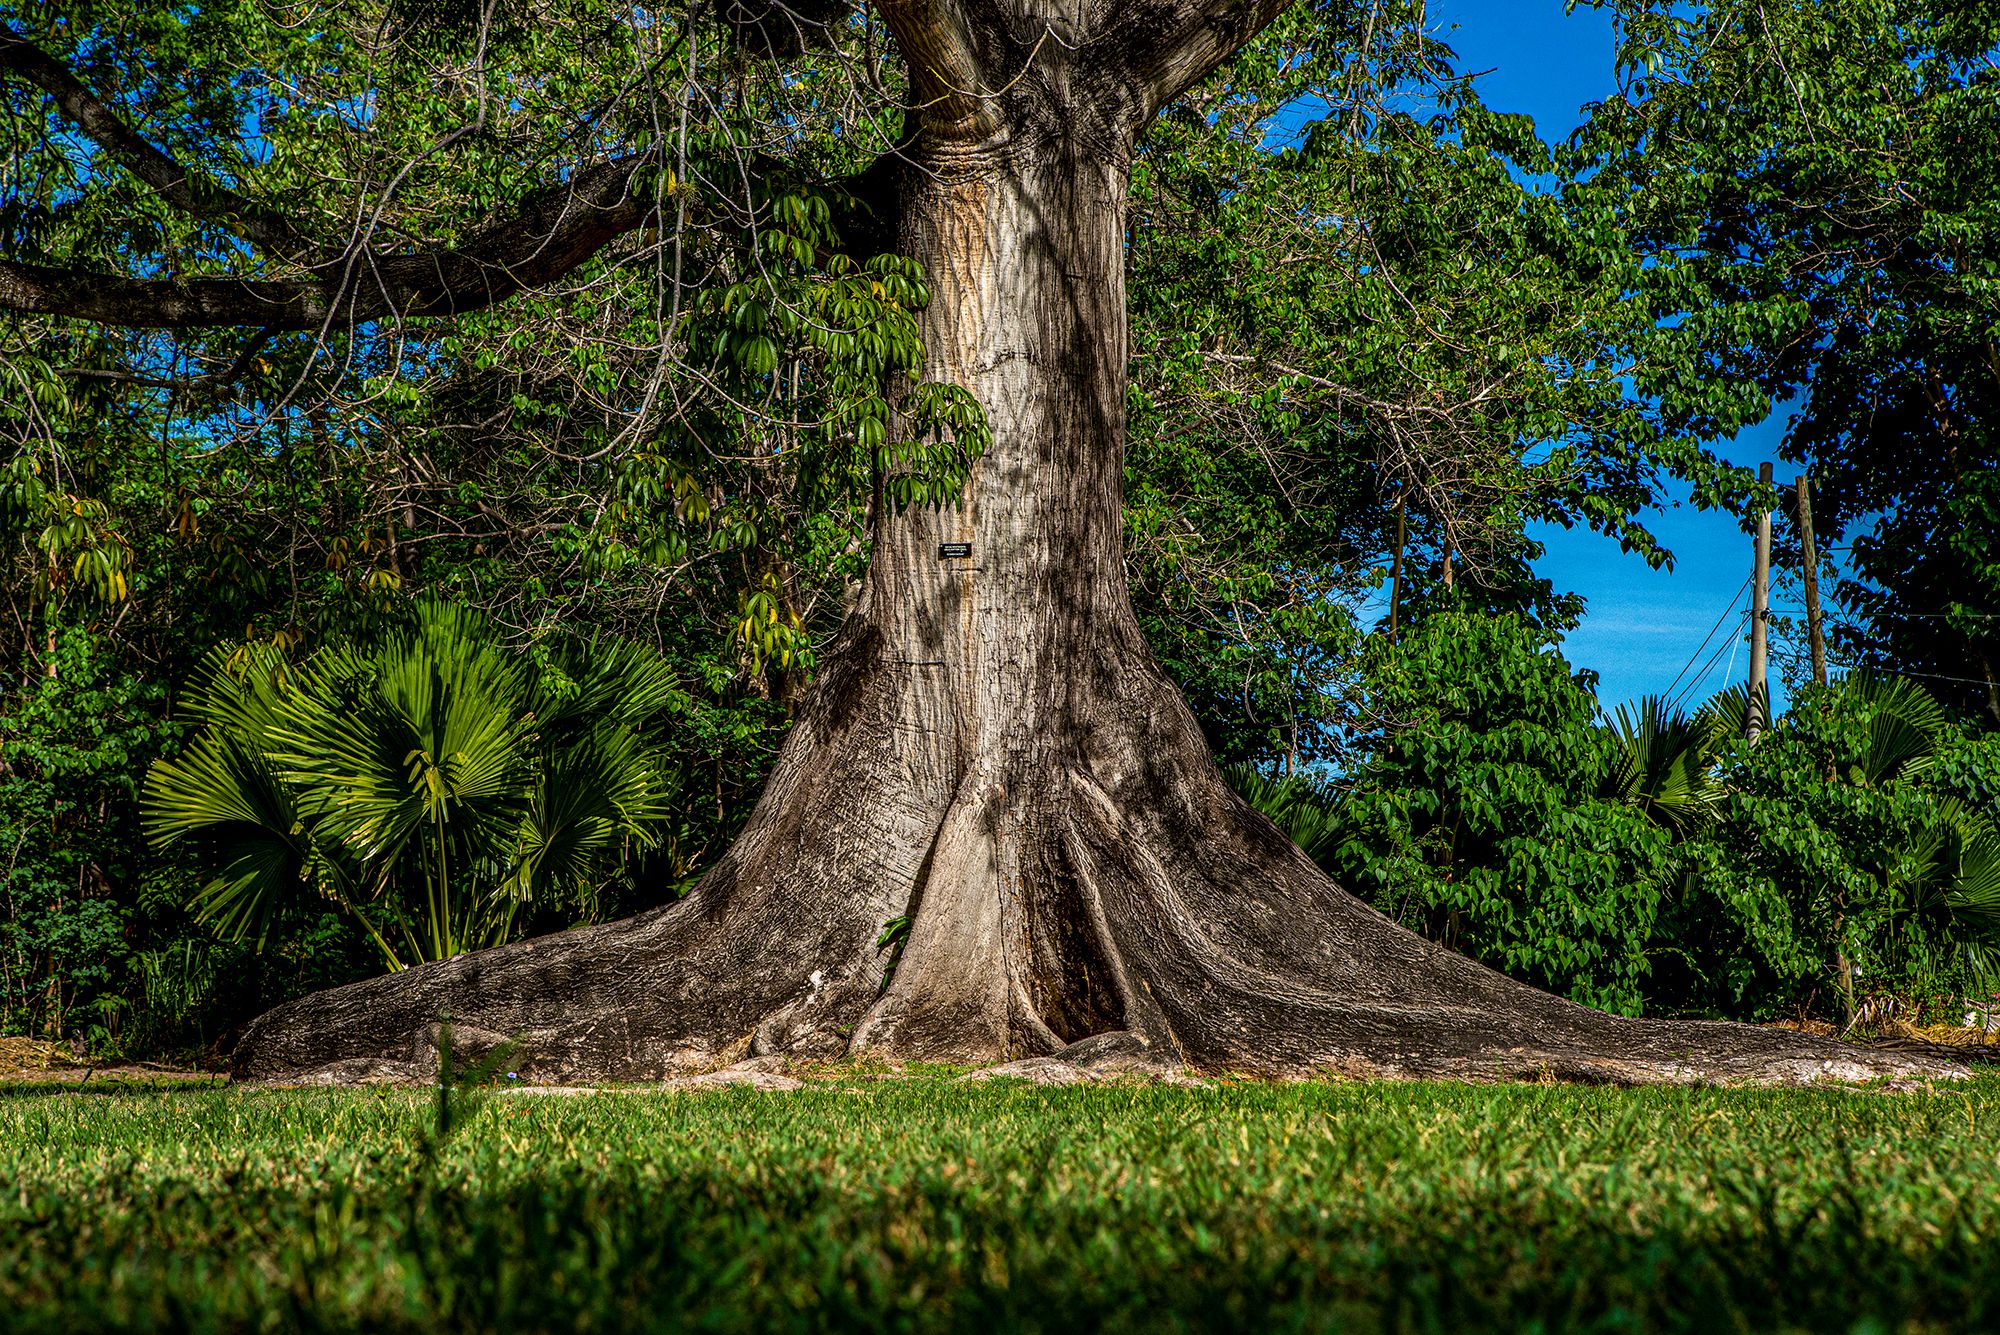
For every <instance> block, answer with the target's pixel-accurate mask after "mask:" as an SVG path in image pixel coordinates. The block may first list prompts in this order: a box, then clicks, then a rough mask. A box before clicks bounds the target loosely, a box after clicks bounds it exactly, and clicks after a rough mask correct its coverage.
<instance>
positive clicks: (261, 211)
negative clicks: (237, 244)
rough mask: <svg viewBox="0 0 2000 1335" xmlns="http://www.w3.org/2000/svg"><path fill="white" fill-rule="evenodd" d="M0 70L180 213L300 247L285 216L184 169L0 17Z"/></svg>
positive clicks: (280, 245)
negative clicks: (43, 97) (49, 102)
mask: <svg viewBox="0 0 2000 1335" xmlns="http://www.w3.org/2000/svg"><path fill="white" fill-rule="evenodd" d="M0 72H5V73H11V74H14V75H17V76H19V77H21V78H23V79H25V80H27V81H28V82H29V83H31V84H33V85H35V86H36V87H37V88H40V89H41V90H42V91H43V92H45V93H47V94H48V95H49V96H50V97H52V98H54V99H55V103H56V106H57V108H58V109H60V110H61V112H62V114H63V115H64V116H65V117H66V118H67V119H68V120H69V121H70V122H71V123H72V124H73V125H75V126H76V127H77V129H79V130H82V131H83V132H84V134H86V135H88V136H89V137H90V138H91V140H92V141H93V142H95V143H96V144H97V145H98V146H99V147H100V148H102V149H103V150H104V151H105V152H106V153H107V154H109V155H110V156H111V158H112V160H113V161H115V162H117V163H118V164H119V165H120V166H122V167H124V168H125V169H126V170H127V171H129V172H131V173H132V174H133V175H134V176H136V177H138V178H139V179H140V180H141V181H144V182H145V183H146V184H147V185H149V186H151V187H152V188H153V190H154V192H155V193H157V194H158V195H159V196H160V198H162V199H164V200H166V201H167V203H169V204H171V205H173V206H174V207H175V208H177V209H179V210H180V211H181V212H183V213H185V214H188V215H189V216H190V217H194V218H199V219H201V220H203V221H204V222H214V223H220V224H221V225H223V226H225V227H227V228H229V229H230V230H231V231H233V232H235V233H236V234H237V235H239V236H241V237H243V238H244V239H245V240H248V241H252V242H255V243H256V244H257V245H260V246H265V247H269V248H271V249H275V250H288V251H296V250H298V249H300V248H301V247H302V238H301V237H300V236H299V234H298V233H297V232H296V231H295V230H294V229H293V227H292V224H291V221H290V220H289V219H287V218H285V217H284V216H282V215H281V214H277V213H274V212H272V211H270V210H269V209H266V208H265V207H264V206H262V205H261V204H257V203H255V202H253V201H251V200H248V199H245V198H243V196H241V195H239V194H237V193H236V192H235V191H233V190H230V189H228V188H227V187H225V186H223V185H220V184H218V183H217V182H215V181H212V180H209V179H207V178H206V177H203V176H200V175H197V174H195V173H193V172H190V171H188V169H187V168H185V167H183V166H182V165H181V164H180V163H179V162H177V161H175V160H174V158H173V157H172V156H171V155H169V154H167V153H165V152H163V151H162V150H160V149H158V148H156V147H154V146H153V145H152V144H151V143H149V142H147V140H146V137H145V136H144V135H142V134H140V133H139V132H138V131H137V130H134V129H133V128H132V127H131V126H130V125H127V124H126V123H125V119H124V118H123V117H122V116H120V115H119V114H118V112H117V111H116V110H114V109H113V108H112V107H111V105H110V104H109V103H107V102H105V101H104V100H103V99H102V98H100V97H98V96H97V95H96V94H94V93H92V92H91V91H90V89H88V88H87V87H85V86H84V83H83V81H82V80H81V79H79V78H77V77H76V75H74V74H72V73H71V72H70V71H69V70H68V69H67V68H65V67H64V66H63V64H62V62H60V61H58V60H57V59H56V58H55V57H53V56H51V55H50V54H49V53H48V52H46V51H44V50H42V49H41V48H40V47H38V46H36V45H35V44H34V43H33V42H31V41H29V40H28V39H27V38H25V37H23V36H22V35H21V34H20V33H19V32H17V31H15V29H14V28H13V27H12V26H11V25H9V24H8V23H6V22H5V21H4V20H0Z"/></svg>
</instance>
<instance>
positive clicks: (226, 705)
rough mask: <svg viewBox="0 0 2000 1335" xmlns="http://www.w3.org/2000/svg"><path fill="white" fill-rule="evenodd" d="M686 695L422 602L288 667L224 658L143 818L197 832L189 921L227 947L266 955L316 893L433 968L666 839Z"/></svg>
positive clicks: (579, 893) (637, 664) (390, 953)
mask: <svg viewBox="0 0 2000 1335" xmlns="http://www.w3.org/2000/svg"><path fill="white" fill-rule="evenodd" d="M677 695H678V692H677V690H676V688H675V686H674V683H673V678H672V675H671V672H670V671H669V669H668V668H667V666H666V665H665V664H664V663H663V662H662V661H661V660H660V659H659V657H658V656H657V655H654V654H651V653H650V652H648V651H646V650H644V649H642V648H640V647H639V646H636V645H631V644H626V643H620V642H615V641H614V642H611V643H606V644H591V645H582V646H571V647H566V649H565V650H564V651H562V652H560V653H558V654H556V655H554V656H552V657H551V658H550V660H549V661H548V662H547V663H546V664H544V665H540V666H537V665H534V664H532V663H529V662H526V661H524V660H523V659H521V658H520V657H519V656H518V655H515V654H512V653H510V652H508V650H507V649H506V647H505V646H504V645H502V644H501V643H500V642H499V641H498V640H497V639H496V638H495V637H494V635H493V629H492V626H491V624H490V623H489V622H488V621H487V620H486V619H485V618H484V617H483V616H481V615H479V614H478V613H475V612H472V611H470V610H468V609H466V608H463V607H458V606H454V605H451V604H444V603H435V602H429V603H419V604H417V605H416V608H415V621H414V625H413V626H411V627H410V628H409V629H407V630H402V631H392V632H389V633H387V634H385V635H383V636H382V637H380V638H379V639H378V640H377V641H375V642H374V643H373V644H369V645H359V644H342V645H336V646H333V647H331V648H328V649H326V650H323V651H321V652H320V653H318V654H316V655H314V656H313V657H312V658H310V659H308V660H307V661H306V662H305V663H304V664H302V665H300V666H298V667H293V666H292V665H291V664H289V663H288V662H287V661H286V660H285V659H284V658H283V657H282V656H280V655H279V654H277V653H276V652H275V651H272V650H270V649H268V648H263V647H256V648H252V649H249V650H246V651H238V652H236V653H229V654H225V653H223V652H222V651H218V652H217V654H216V655H214V656H213V657H212V659H211V661H210V664H209V667H208V671H207V675H206V678H205V680H204V681H203V683H202V684H201V686H200V687H199V689H198V690H197V691H196V692H195V693H194V694H193V695H192V696H191V697H190V699H189V701H188V705H189V707H190V711H191V712H192V713H193V715H194V717H195V718H196V720H197V721H198V723H199V725H200V728H201V730H200V732H199V733H198V734H197V735H196V736H195V738H194V740H193V741H192V742H191V743H190V745H189V746H188V748H187V750H186V752H185V753H184V754H183V755H182V756H181V757H179V758H178V759H173V760H162V761H159V762H157V763H156V764H155V765H154V767H153V770H152V773H151V775H150V776H149V778H148V781H147V785H146V791H145V795H144V812H145V820H146V828H147V831H148V833H149V834H150V835H151V836H152V838H153V839H154V840H155V842H156V843H158V844H159V845H161V846H163V847H164V846H169V845H172V844H174V843H175V842H177V841H180V840H183V839H192V840H195V841H196V842H197V844H198V846H199V847H200V848H201V850H202V851H203V853H204V854H205V855H206V857H207V859H208V860H209V861H210V862H211V863H212V865H213V868H214V871H213V874H212V877H211V879H210V880H209V882H208V883H207V885H205V886H204V887H203V889H202V891H201V893H200V895H199V897H198V899H197V901H196V912H197V914H198V916H199V917H201V918H202V919H204V920H206V921H209V922H212V923H214V924H215V925H216V926H217V927H218V928H219V929H220V930H221V931H222V932H223V934H224V935H225V936H227V937H230V938H236V939H241V938H244V937H254V938H255V939H256V940H257V941H258V942H259V943H262V942H263V941H265V940H267V939H268V937H269V935H270V933H271V930H272V927H273V925H274V923H276V922H277V921H278V920H279V919H280V918H281V917H282V916H283V915H285V914H287V913H291V912H295V911H296V910H297V909H298V908H299V907H300V902H301V894H302V892H315V893H317V894H318V895H320V896H323V897H324V898H326V899H328V900H331V901H332V902H333V903H336V904H338V905H339V906H340V907H341V908H342V909H343V910H345V911H346V912H347V913H349V914H351V915H353V917H354V918H355V919H356V921H357V922H359V923H360V924H361V925H362V926H363V928H364V929H365V930H366V931H367V932H368V933H369V935H370V937H371V939H373V940H374V941H375V943H376V945H377V947H378V949H379V950H380V951H381V953H382V958H383V960H384V962H385V963H387V964H388V965H389V967H390V968H392V969H400V968H403V967H405V966H406V965H408V964H411V963H416V962H418V961H422V960H436V959H444V958H446V957H448V956H451V955H455V954H459V953H461V952H463V951H465V950H470V949H476V948H478V947H480V946H485V945H492V944H497V943H498V942H500V941H504V940H506V939H508V937H509V936H510V934H511V933H512V932H513V930H514V928H515V923H516V919H517V916H518V914H519V912H520V910H521V909H522V908H523V907H524V906H533V905H544V906H546V905H549V904H551V903H552V902H553V901H554V900H555V899H556V898H557V897H558V896H561V895H565V894H567V895H569V896H571V897H572V899H573V901H574V902H576V903H577V904H578V905H579V906H580V907H583V908H585V909H586V910H587V908H588V906H589V904H590V899H591V895H592V892H593V890H594V887H595V885H596V883H597V881H598V880H599V879H600V878H601V877H602V875H603V874H604V872H605V871H606V870H607V865H606V864H607V863H611V862H614V861H616V860H617V859H619V858H621V857H622V856H623V855H624V854H625V852H626V849H627V846H628V845H629V846H633V847H636V849H638V850H641V851H646V850H651V849H653V848H655V847H657V845H658V842H659V836H658V833H657V827H659V826H660V825H661V824H662V823H664V822H665V820H666V819H667V815H668V801H669V798H670V795H671V792H672V768H671V762H670V760H669V758H668V755H667V752H666V749H665V746H664V744H663V742H662V739H661V738H660V737H659V736H658V735H657V731H656V729H657V727H658V725H659V724H660V723H661V722H662V720H663V719H664V717H665V716H666V715H668V714H670V713H671V712H672V711H673V709H674V708H675V703H676V697H677Z"/></svg>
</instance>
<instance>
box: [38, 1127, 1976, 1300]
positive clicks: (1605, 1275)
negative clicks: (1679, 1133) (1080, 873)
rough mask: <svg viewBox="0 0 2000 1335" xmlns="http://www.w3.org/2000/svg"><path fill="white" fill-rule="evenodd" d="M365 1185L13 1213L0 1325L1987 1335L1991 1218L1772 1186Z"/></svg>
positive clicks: (793, 1174)
mask: <svg viewBox="0 0 2000 1335" xmlns="http://www.w3.org/2000/svg"><path fill="white" fill-rule="evenodd" d="M373 1162H374V1165H375V1171H374V1172H373V1173H372V1174H367V1175H359V1176H357V1175H348V1176H345V1177H341V1178H338V1179H335V1180H330V1181H321V1182H317V1183H305V1182H295V1183H293V1184H287V1183H285V1182H284V1181H283V1180H282V1179H284V1178H285V1177H287V1176H293V1177H296V1175H295V1174H287V1173H285V1172H278V1171H271V1172H268V1176H269V1177H274V1178H278V1179H280V1180H279V1181H271V1180H262V1179H260V1178H257V1177H251V1176H247V1175H246V1174H245V1173H243V1172H242V1171H232V1172H228V1173H225V1174H223V1175H221V1176H220V1177H219V1178H216V1179H213V1180H209V1181H205V1182H200V1183H182V1184H178V1185H167V1186H165V1187H163V1188H160V1187H155V1188H149V1189H148V1190H147V1191H145V1192H143V1193H135V1192H132V1191H131V1190H130V1189H131V1188H132V1187H133V1186H134V1185H135V1184H134V1183H133V1182H131V1181H121V1179H120V1177H119V1176H118V1175H117V1174H113V1175H110V1176H108V1177H105V1178H102V1179H100V1180H99V1181H97V1182H95V1183H93V1184H90V1185H88V1186H84V1187H81V1188H80V1189H78V1190H76V1191H73V1192H64V1193H55V1192H48V1193H44V1194H42V1195H40V1196H25V1197H18V1198H16V1199H14V1200H11V1201H7V1202H4V1203H0V1310H6V1311H8V1312H10V1314H11V1315H10V1317H9V1321H8V1324H9V1326H10V1328H12V1329H15V1330H48V1331H54V1330H76V1329H106V1330H178V1329H197V1328H200V1329H247V1328H250V1327H253V1326H269V1325H270V1324H271V1323H272V1322H273V1321H275V1322H276V1324H277V1325H279V1326H281V1327H285V1328H297V1329H323V1330H358V1329H377V1330H381V1329H394V1330H411V1331H415V1330H466V1331H474V1330H480V1331H483V1330H500V1329H505V1330H531V1331H539V1330H551V1331H553V1330H565V1331H571V1330H591V1329H615V1330H661V1331H668V1330H675V1331H678V1330H704V1331H774V1330H775V1331H802V1332H803V1331H873V1330H903V1331H954V1332H956V1331H967V1332H972V1331H980V1332H986V1331H1004V1332H1017V1331H1018V1332H1029V1331H1051V1332H1053V1331H1099V1330H1103V1331H1141V1330H1144V1331H1156V1330H1189V1331H1193V1330H1218V1331H1220V1330H1230V1331H1234V1330H1244V1329H1258V1330H1266V1329H1280V1330H1301V1331H1305V1330H1311V1331H1318V1330H1328V1331H1331V1330H1346V1329H1370V1330H1391V1331H1467V1330H1519V1329H1536V1330H1593V1331H1594V1330H1603V1331H1612V1330H1619V1331H1625V1330H1649V1331H1650V1330H1661V1331H1703V1332H1706V1331H1716V1330H1728V1329H1771V1328H1802V1329H1840V1330H1855V1329H1864V1328H1868V1327H1869V1326H1870V1325H1871V1324H1873V1323H1874V1322H1879V1323H1881V1324H1882V1325H1883V1326H1885V1327H1887V1328H1908V1327H1910V1326H1912V1325H1914V1326H1916V1327H1918V1328H1921V1329H1992V1328H1995V1327H1996V1326H2000V1269H1996V1267H1994V1266H1993V1265H1992V1264H1991V1256H1990V1241H1989V1239H1988V1238H1987V1237H1985V1236H1983V1232H1984V1229H1983V1228H1982V1227H1981V1225H1980V1223H1979V1221H1978V1220H1977V1219H1976V1218H1975V1217H1974V1215H1972V1214H1969V1213H1967V1212H1966V1211H1965V1210H1963V1209H1961V1210H1959V1211H1957V1212H1954V1213H1950V1214H1948V1215H1946V1216H1945V1217H1944V1220H1943V1223H1942V1226H1939V1225H1938V1223H1937V1221H1936V1220H1935V1219H1934V1220H1932V1221H1931V1222H1930V1223H1928V1224H1927V1225H1926V1226H1924V1227H1918V1226H1916V1225H1915V1224H1914V1223H1912V1222H1911V1221H1910V1220H1909V1219H1908V1218H1907V1217H1905V1216H1901V1215H1898V1214H1896V1213H1894V1212H1892V1211H1889V1210H1887V1209H1882V1208H1877V1207H1876V1205H1874V1204H1873V1203H1871V1201H1870V1198H1869V1197H1868V1195H1867V1194H1866V1192H1865V1191H1860V1190H1843V1189H1841V1188H1838V1187H1835V1188H1831V1189H1829V1190H1827V1191H1826V1192H1824V1193H1821V1194H1820V1195H1819V1196H1818V1197H1817V1198H1803V1199H1802V1198H1797V1197H1796V1195H1795V1194H1794V1195H1793V1196H1790V1197H1788V1196H1787V1195H1786V1193H1783V1192H1780V1191H1778V1190H1776V1189H1775V1188H1773V1189H1770V1190H1766V1189H1765V1187H1764V1186H1763V1185H1762V1179H1761V1178H1760V1177H1759V1176H1758V1175H1757V1174H1756V1173H1754V1172H1752V1173H1750V1174H1748V1175H1739V1178H1738V1179H1737V1180H1731V1181H1719V1182H1717V1183H1716V1184H1715V1191H1714V1192H1713V1194H1712V1195H1711V1196H1710V1197H1708V1198H1707V1199H1706V1200H1705V1201H1703V1202H1698V1203H1697V1202H1689V1203H1688V1205H1687V1207H1686V1208H1682V1209H1674V1210H1667V1209H1660V1210H1654V1211H1651V1212H1650V1213H1651V1214H1653V1215H1655V1216H1657V1217H1656V1218H1652V1219H1647V1218H1643V1217H1637V1215H1636V1212H1635V1211H1634V1210H1632V1209H1631V1208H1630V1206H1629V1204H1621V1205H1617V1206H1610V1205H1606V1204H1600V1203H1592V1202H1590V1201H1586V1200H1579V1199H1576V1198H1575V1197H1558V1196H1555V1195H1552V1194H1549V1193H1546V1192H1541V1191H1539V1190H1536V1189H1533V1188H1530V1189H1528V1190H1524V1191H1519V1192H1493V1191H1485V1192H1457V1193H1450V1194H1443V1195H1440V1196H1439V1197H1438V1199H1436V1200H1435V1201H1433V1202H1431V1203H1429V1204H1428V1205H1427V1206H1426V1208H1423V1209H1421V1210H1415V1209H1412V1208H1410V1206H1409V1204H1408V1202H1407V1201H1406V1202H1403V1203H1402V1204H1399V1205H1398V1206H1396V1207H1395V1208H1392V1209H1378V1208H1375V1207H1373V1206H1372V1205H1371V1203H1370V1202H1369V1201H1368V1200H1367V1199H1365V1198H1364V1199H1351V1200H1341V1201H1334V1202H1331V1203H1329V1202H1327V1201H1324V1200H1322V1201H1319V1202H1316V1203H1314V1204H1313V1205H1311V1206H1309V1207H1301V1206H1298V1205H1294V1204H1289V1203H1287V1202H1285V1201H1282V1200H1272V1199H1268V1198H1265V1197H1261V1196H1254V1195H1245V1196H1236V1197H1216V1196H1213V1195H1210V1196H1206V1197H1201V1196H1199V1195H1194V1196H1191V1195H1189V1194H1188V1193H1175V1192H1163V1191H1161V1190H1158V1189H1151V1190H1137V1191H1133V1192H1130V1193H1123V1194H1119V1193H1112V1194H1093V1195H1090V1196H1089V1197H1087V1198H1085V1199H1069V1198H1065V1197H1064V1196H1062V1195H1060V1194H1056V1193H1052V1192H1043V1191H1022V1192H1017V1191H1010V1190H1000V1189H995V1188H994V1186H993V1184H991V1183H980V1182H977V1181H972V1180H966V1179H963V1178H961V1179H957V1180H948V1179H947V1177H945V1176H942V1175H938V1174H923V1175H919V1176H917V1177H914V1178H912V1179H911V1180H909V1181H907V1182H905V1183H903V1184H900V1185H896V1186H888V1187H884V1188H882V1189H880V1190H871V1191H856V1190H854V1189H853V1188H852V1185H851V1184H849V1185H846V1186H843V1185H842V1184H841V1183H839V1182H837V1181H835V1180H832V1179H829V1178H825V1177H822V1176H821V1175H819V1174H818V1173H816V1172H814V1171H811V1170H810V1169H809V1168H803V1167H802V1168H800V1169H798V1170H796V1171H785V1172H773V1173H770V1174H767V1175H764V1176H762V1177H761V1178H760V1179H759V1180H756V1181H744V1180H739V1179H737V1178H733V1177H730V1176H725V1175H723V1174H719V1173H700V1172H683V1173H681V1174H679V1175H677V1176H673V1177H668V1178H660V1177H656V1176H652V1175H649V1174H647V1173H644V1172H641V1171H637V1170H632V1169H629V1168H628V1169H625V1170H620V1171H617V1172H613V1173H610V1174H608V1175H607V1174H606V1173H604V1172H603V1171H597V1172H593V1173H585V1172H583V1171H581V1170H578V1169H576V1168H575V1167H573V1166H571V1167H565V1168H562V1169H560V1170H558V1171H554V1172H550V1173H547V1174H537V1175H535V1176H533V1177H531V1178H529V1179H527V1180H522V1181H517V1182H515V1183H513V1184H512V1185H509V1186H507V1187H505V1188H503V1189H497V1190H493V1189H481V1188H480V1187H479V1185H478V1173H477V1168H476V1165H470V1166H468V1165H460V1166H459V1167H458V1168H456V1169H445V1170H438V1171H435V1172H434V1171H433V1170H432V1169H431V1168H427V1167H424V1166H422V1165H421V1163H420V1162H419V1160H418V1158H416V1157H404V1158H400V1159H399V1158H394V1157H391V1156H377V1157H376V1158H375V1159H374V1161H373Z"/></svg>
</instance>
